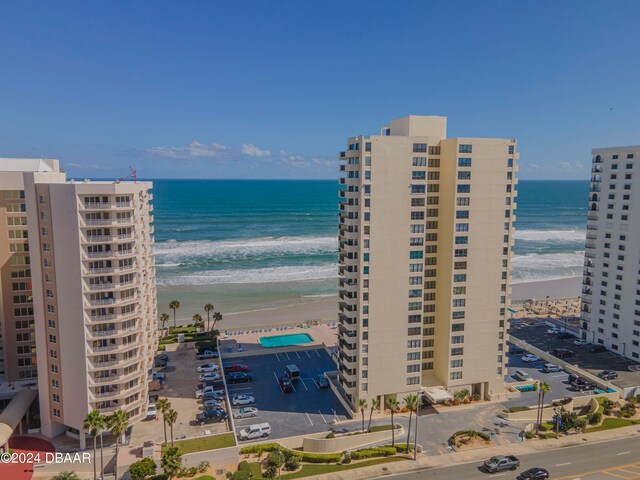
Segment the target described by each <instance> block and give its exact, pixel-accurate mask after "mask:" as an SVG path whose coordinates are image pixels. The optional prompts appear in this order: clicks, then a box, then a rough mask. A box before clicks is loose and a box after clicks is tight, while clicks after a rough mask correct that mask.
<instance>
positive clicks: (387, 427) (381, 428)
mask: <svg viewBox="0 0 640 480" xmlns="http://www.w3.org/2000/svg"><path fill="white" fill-rule="evenodd" d="M395 428H400V425H396V427H395ZM387 430H392V428H391V425H376V426H373V427H371V428H370V429H369V433H373V432H385V431H387Z"/></svg>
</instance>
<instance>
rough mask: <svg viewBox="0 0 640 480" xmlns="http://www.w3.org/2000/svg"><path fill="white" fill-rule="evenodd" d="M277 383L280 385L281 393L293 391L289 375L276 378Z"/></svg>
mask: <svg viewBox="0 0 640 480" xmlns="http://www.w3.org/2000/svg"><path fill="white" fill-rule="evenodd" d="M278 384H279V385H280V390H282V392H283V393H291V392H293V385H292V384H291V380H289V377H280V378H279V379H278Z"/></svg>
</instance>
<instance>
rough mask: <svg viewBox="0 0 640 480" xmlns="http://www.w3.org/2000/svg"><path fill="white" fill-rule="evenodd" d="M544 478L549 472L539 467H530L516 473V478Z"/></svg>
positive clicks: (535, 479)
mask: <svg viewBox="0 0 640 480" xmlns="http://www.w3.org/2000/svg"><path fill="white" fill-rule="evenodd" d="M545 478H549V472H548V471H547V470H545V469H544V468H540V467H534V468H530V469H529V470H525V471H524V472H522V473H521V474H520V475H518V480H538V479H545Z"/></svg>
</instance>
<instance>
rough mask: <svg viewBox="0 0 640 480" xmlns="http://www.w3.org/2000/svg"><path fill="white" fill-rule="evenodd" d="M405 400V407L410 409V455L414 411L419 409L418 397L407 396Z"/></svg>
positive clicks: (408, 442)
mask: <svg viewBox="0 0 640 480" xmlns="http://www.w3.org/2000/svg"><path fill="white" fill-rule="evenodd" d="M403 400H404V403H405V405H406V406H407V408H408V409H409V428H408V433H407V453H409V445H410V444H411V417H412V415H413V410H414V409H416V408H418V396H417V395H407V396H406V397H404V398H403ZM416 415H417V413H416Z"/></svg>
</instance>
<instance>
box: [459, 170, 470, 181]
mask: <svg viewBox="0 0 640 480" xmlns="http://www.w3.org/2000/svg"><path fill="white" fill-rule="evenodd" d="M458 180H471V172H458Z"/></svg>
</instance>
